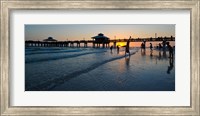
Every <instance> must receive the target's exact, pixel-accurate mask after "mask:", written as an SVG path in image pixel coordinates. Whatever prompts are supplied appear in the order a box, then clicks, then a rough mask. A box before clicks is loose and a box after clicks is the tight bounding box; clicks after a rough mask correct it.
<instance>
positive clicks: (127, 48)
mask: <svg viewBox="0 0 200 116" xmlns="http://www.w3.org/2000/svg"><path fill="white" fill-rule="evenodd" d="M130 39H131V36H130V38H129V39H128V41H127V43H126V50H125V56H126V53H128V54H129V56H130V51H129V43H130Z"/></svg>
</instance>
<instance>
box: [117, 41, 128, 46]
mask: <svg viewBox="0 0 200 116" xmlns="http://www.w3.org/2000/svg"><path fill="white" fill-rule="evenodd" d="M117 46H119V47H123V46H126V42H117Z"/></svg>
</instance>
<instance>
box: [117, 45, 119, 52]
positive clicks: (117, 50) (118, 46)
mask: <svg viewBox="0 0 200 116" xmlns="http://www.w3.org/2000/svg"><path fill="white" fill-rule="evenodd" d="M117 54H119V46H117Z"/></svg>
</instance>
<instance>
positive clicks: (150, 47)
mask: <svg viewBox="0 0 200 116" xmlns="http://www.w3.org/2000/svg"><path fill="white" fill-rule="evenodd" d="M152 48H153V46H152V43H150V49H151V51H152V50H153V49H152Z"/></svg>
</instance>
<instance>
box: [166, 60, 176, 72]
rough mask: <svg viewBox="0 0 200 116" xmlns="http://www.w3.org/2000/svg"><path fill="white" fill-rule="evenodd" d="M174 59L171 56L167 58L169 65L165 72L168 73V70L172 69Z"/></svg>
mask: <svg viewBox="0 0 200 116" xmlns="http://www.w3.org/2000/svg"><path fill="white" fill-rule="evenodd" d="M173 63H174V60H173V59H172V58H170V59H169V66H168V69H167V74H170V71H171V70H172V69H173V67H174V64H173Z"/></svg>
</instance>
